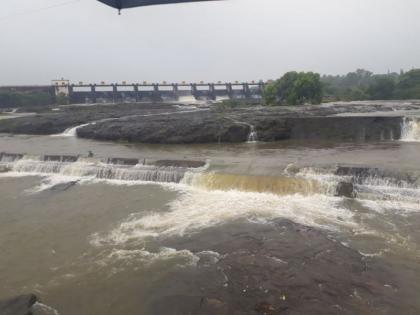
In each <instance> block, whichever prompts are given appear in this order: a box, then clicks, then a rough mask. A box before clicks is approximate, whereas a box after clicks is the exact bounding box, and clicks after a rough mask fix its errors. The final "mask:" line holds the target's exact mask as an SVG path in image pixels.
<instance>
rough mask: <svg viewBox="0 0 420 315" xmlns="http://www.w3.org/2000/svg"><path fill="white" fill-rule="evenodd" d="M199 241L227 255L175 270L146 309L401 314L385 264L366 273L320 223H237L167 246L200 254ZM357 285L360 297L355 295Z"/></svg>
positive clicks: (172, 314)
mask: <svg viewBox="0 0 420 315" xmlns="http://www.w3.org/2000/svg"><path fill="white" fill-rule="evenodd" d="M197 243H198V244H200V245H201V246H203V248H206V249H208V250H211V251H214V252H218V253H219V254H220V259H219V260H218V261H217V262H215V263H214V264H213V265H209V264H205V265H200V264H198V266H197V267H196V268H194V269H193V270H189V271H188V270H183V271H179V272H182V274H181V275H180V274H179V273H175V274H171V275H168V276H167V277H166V278H165V280H164V281H162V287H159V288H157V289H156V291H155V292H156V294H155V296H154V297H155V300H154V301H152V303H151V305H150V307H149V308H148V310H147V312H146V314H165V315H177V314H193V315H204V314H206V315H207V314H229V315H233V314H234V315H236V314H238V315H239V314H240V315H256V314H258V315H263V314H267V315H282V314H313V315H324V314H331V315H332V314H336V315H341V314H376V313H377V312H376V308H375V305H379V304H380V305H386V307H385V306H384V307H385V308H386V310H385V311H384V312H383V314H385V313H387V314H388V313H389V314H397V313H398V309H399V308H400V300H399V297H395V296H393V294H394V295H395V292H392V291H390V290H388V289H387V288H386V287H384V284H385V283H383V282H382V281H383V271H382V270H380V268H378V267H376V268H374V270H373V269H372V270H369V271H368V270H366V264H367V262H366V260H365V258H364V257H362V256H361V255H360V254H359V253H358V252H357V251H356V250H353V249H351V248H348V247H345V246H343V245H342V244H341V243H340V242H336V241H333V240H332V239H330V238H329V237H327V235H326V234H324V233H323V232H322V231H320V230H316V229H314V228H310V227H306V226H302V225H299V224H296V223H293V222H290V221H287V220H277V221H275V222H273V223H272V224H269V225H261V224H252V223H240V222H237V223H232V224H229V226H226V225H225V226H224V227H213V228H210V229H207V230H206V231H203V232H201V233H199V234H195V235H194V239H193V240H191V239H186V238H182V239H178V240H176V239H172V240H171V241H168V243H167V244H165V246H168V247H174V248H176V247H177V245H176V244H178V248H179V249H181V248H182V249H189V250H191V251H194V250H193V248H194V247H195V246H197V245H196V244H197ZM369 263H371V262H369ZM371 268H372V267H371ZM375 272H377V274H376V273H375ZM386 280H387V283H389V281H394V280H395V279H393V277H392V276H391V275H389V278H388V279H386ZM355 288H357V291H358V292H359V294H360V298H359V299H353V298H352V294H353V292H354V289H355ZM198 294H199V296H197V295H198ZM200 296H201V298H200ZM337 305H339V308H337V307H336V306H337Z"/></svg>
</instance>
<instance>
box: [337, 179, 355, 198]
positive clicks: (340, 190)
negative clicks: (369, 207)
mask: <svg viewBox="0 0 420 315" xmlns="http://www.w3.org/2000/svg"><path fill="white" fill-rule="evenodd" d="M335 195H336V196H337V197H346V198H354V197H356V192H355V190H354V185H353V183H346V182H340V183H338V185H337V189H336V193H335Z"/></svg>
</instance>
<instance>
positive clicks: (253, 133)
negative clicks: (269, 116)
mask: <svg viewBox="0 0 420 315" xmlns="http://www.w3.org/2000/svg"><path fill="white" fill-rule="evenodd" d="M225 118H226V119H229V120H231V121H233V122H234V123H235V124H238V125H244V126H248V127H249V134H248V138H247V143H255V142H257V141H258V133H257V130H256V129H255V126H254V125H251V124H250V123H247V122H244V121H239V120H236V119H234V118H232V117H225Z"/></svg>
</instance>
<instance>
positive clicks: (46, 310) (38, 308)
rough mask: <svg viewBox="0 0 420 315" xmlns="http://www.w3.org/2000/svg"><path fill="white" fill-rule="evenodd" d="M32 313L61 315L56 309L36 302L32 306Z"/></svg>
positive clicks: (35, 314) (37, 314)
mask: <svg viewBox="0 0 420 315" xmlns="http://www.w3.org/2000/svg"><path fill="white" fill-rule="evenodd" d="M32 312H33V314H34V315H60V313H59V312H58V311H57V310H56V309H54V308H52V307H51V306H48V305H46V304H42V303H41V302H36V303H35V304H34V305H33V306H32Z"/></svg>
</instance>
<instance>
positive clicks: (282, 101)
mask: <svg viewBox="0 0 420 315" xmlns="http://www.w3.org/2000/svg"><path fill="white" fill-rule="evenodd" d="M322 97H323V84H322V83H321V77H320V75H319V74H317V73H314V72H299V73H298V72H295V71H291V72H288V73H286V74H285V75H284V76H283V77H282V78H280V79H279V80H277V81H275V82H273V83H270V84H269V85H268V86H267V87H266V88H265V91H264V100H265V103H266V104H267V105H302V104H306V103H310V104H320V103H321V102H322Z"/></svg>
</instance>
